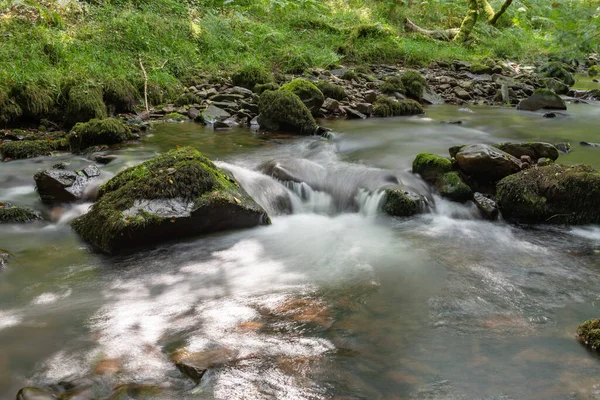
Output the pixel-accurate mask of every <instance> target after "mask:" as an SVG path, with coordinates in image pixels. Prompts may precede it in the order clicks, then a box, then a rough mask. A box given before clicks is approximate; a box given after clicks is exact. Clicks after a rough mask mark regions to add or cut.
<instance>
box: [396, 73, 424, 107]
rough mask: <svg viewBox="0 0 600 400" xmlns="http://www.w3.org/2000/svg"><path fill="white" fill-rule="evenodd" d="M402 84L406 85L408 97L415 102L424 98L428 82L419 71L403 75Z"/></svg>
mask: <svg viewBox="0 0 600 400" xmlns="http://www.w3.org/2000/svg"><path fill="white" fill-rule="evenodd" d="M402 84H404V88H405V89H406V95H407V96H408V97H410V98H413V99H415V100H421V99H422V98H423V92H424V91H425V88H426V87H427V82H426V81H425V78H423V77H422V76H421V74H419V73H418V72H417V71H412V70H409V71H406V72H405V73H404V74H403V75H402Z"/></svg>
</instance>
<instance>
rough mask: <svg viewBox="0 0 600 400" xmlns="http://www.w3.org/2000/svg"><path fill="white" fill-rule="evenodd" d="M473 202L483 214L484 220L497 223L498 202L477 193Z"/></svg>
mask: <svg viewBox="0 0 600 400" xmlns="http://www.w3.org/2000/svg"><path fill="white" fill-rule="evenodd" d="M473 201H474V202H475V205H476V206H477V208H478V209H479V211H480V212H481V215H482V216H483V218H485V219H487V220H490V221H495V220H496V219H498V213H499V211H498V206H497V205H496V202H495V201H494V200H492V199H490V198H489V197H486V196H485V195H483V194H481V193H479V192H475V193H474V194H473Z"/></svg>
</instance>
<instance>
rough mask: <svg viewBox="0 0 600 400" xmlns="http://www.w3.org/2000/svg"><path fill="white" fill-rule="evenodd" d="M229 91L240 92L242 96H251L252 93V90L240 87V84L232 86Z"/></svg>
mask: <svg viewBox="0 0 600 400" xmlns="http://www.w3.org/2000/svg"><path fill="white" fill-rule="evenodd" d="M231 92H232V93H235V94H241V95H242V96H243V97H252V95H253V94H254V93H253V92H252V90H250V89H246V88H244V87H241V86H234V87H233V88H232V89H231Z"/></svg>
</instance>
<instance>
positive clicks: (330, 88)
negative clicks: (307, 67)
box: [317, 81, 348, 100]
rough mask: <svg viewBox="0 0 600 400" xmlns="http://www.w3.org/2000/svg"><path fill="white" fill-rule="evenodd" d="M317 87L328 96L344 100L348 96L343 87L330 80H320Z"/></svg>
mask: <svg viewBox="0 0 600 400" xmlns="http://www.w3.org/2000/svg"><path fill="white" fill-rule="evenodd" d="M317 87H318V88H319V90H320V91H321V93H323V95H324V96H325V97H326V98H330V99H334V100H344V99H345V98H346V97H348V95H347V94H346V91H345V90H344V88H343V87H341V86H339V85H336V84H334V83H331V82H329V81H319V82H317Z"/></svg>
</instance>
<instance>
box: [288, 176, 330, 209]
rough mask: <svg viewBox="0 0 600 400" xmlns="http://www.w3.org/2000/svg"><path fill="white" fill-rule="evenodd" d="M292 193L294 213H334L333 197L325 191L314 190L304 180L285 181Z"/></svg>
mask: <svg viewBox="0 0 600 400" xmlns="http://www.w3.org/2000/svg"><path fill="white" fill-rule="evenodd" d="M284 185H285V186H286V187H287V188H288V189H289V190H290V192H291V193H292V196H291V198H292V208H293V211H294V213H314V214H327V215H330V214H333V213H334V212H335V204H334V200H333V197H332V196H331V195H330V194H327V193H325V192H320V191H318V190H313V188H311V187H310V186H309V185H307V184H306V183H304V182H301V183H298V182H289V181H288V182H284Z"/></svg>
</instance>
